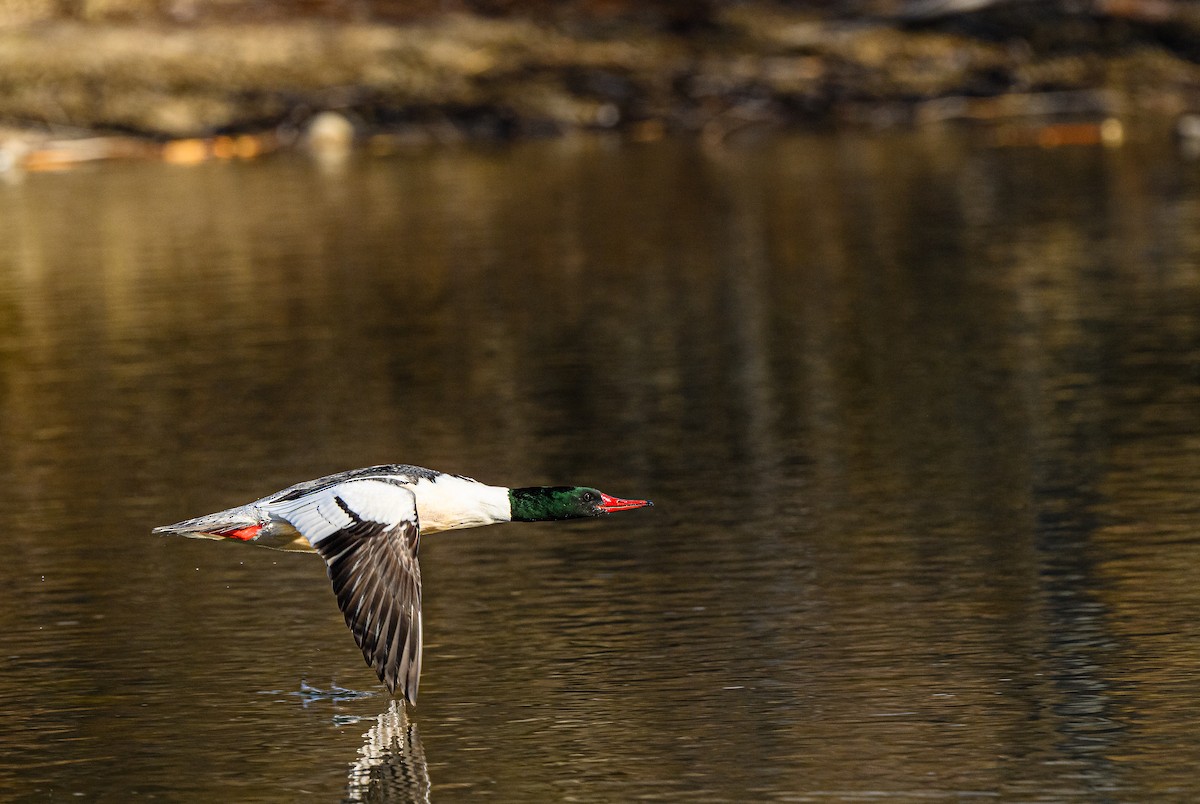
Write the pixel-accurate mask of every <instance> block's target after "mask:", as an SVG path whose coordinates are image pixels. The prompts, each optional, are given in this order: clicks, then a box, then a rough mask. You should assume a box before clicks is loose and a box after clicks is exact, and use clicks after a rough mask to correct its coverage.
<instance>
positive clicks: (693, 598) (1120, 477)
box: [0, 136, 1200, 802]
mask: <svg viewBox="0 0 1200 804" xmlns="http://www.w3.org/2000/svg"><path fill="white" fill-rule="evenodd" d="M1164 145H1165V144H1164ZM388 461H407V462H412V463H417V464H423V465H427V466H431V467H435V468H439V469H444V470H451V471H456V472H461V473H465V474H470V475H473V476H476V477H479V478H480V479H483V480H486V481H489V482H493V483H500V484H514V485H524V484H536V483H563V482H571V483H577V482H578V483H587V484H591V485H596V486H599V487H600V488H603V489H605V490H606V491H609V492H611V493H614V494H619V495H624V496H638V497H640V496H648V497H650V498H652V499H654V500H655V502H656V503H657V506H656V507H655V508H654V509H653V510H650V511H638V512H633V513H630V514H625V515H621V516H615V517H612V518H610V519H607V520H605V521H594V522H583V523H567V524H534V525H512V526H504V527H494V528H485V529H479V530H474V531H467V532H463V533H458V534H444V535H441V536H437V537H434V538H430V539H428V540H426V541H425V542H424V543H423V544H422V565H423V570H424V572H423V574H424V580H425V586H426V596H425V610H426V619H425V624H426V638H427V645H426V655H425V672H424V676H423V679H422V684H421V700H420V705H419V707H418V708H417V709H416V710H415V711H414V712H413V713H410V714H409V715H408V716H407V717H406V716H405V714H404V713H403V711H402V710H401V709H398V708H396V707H395V706H394V705H393V704H391V703H390V702H389V700H388V699H387V698H386V697H385V696H383V695H381V694H380V686H379V684H378V683H377V682H376V680H375V678H374V675H373V674H372V672H371V671H370V670H369V668H367V667H366V665H365V664H364V663H363V662H362V660H361V657H360V655H359V652H358V650H357V648H356V647H355V646H354V644H353V642H352V641H351V639H350V635H349V633H348V632H347V630H346V628H345V626H344V625H343V623H342V617H341V615H340V613H339V612H338V610H337V608H336V606H335V604H334V600H333V596H332V594H331V592H330V590H329V588H328V584H327V581H326V578H325V573H324V567H323V565H322V564H321V562H320V561H319V560H317V559H315V558H314V557H312V556H306V555H295V554H281V553H275V552H271V551H267V550H258V549H252V548H248V547H245V546H243V545H236V544H217V543H212V542H193V541H186V540H175V539H160V538H157V537H152V536H151V535H150V534H149V531H150V528H151V527H152V526H154V525H156V524H162V523H165V522H172V521H175V520H178V519H181V518H184V517H188V516H193V515H197V514H201V513H205V512H208V511H210V510H215V509H218V508H224V507H227V506H229V505H233V504H237V503H241V502H245V501H247V500H249V499H252V498H254V497H257V496H259V495H261V494H264V493H267V492H270V491H273V490H275V489H277V488H281V487H283V486H285V485H288V484H290V483H293V482H295V481H298V480H302V479H306V478H309V477H315V476H317V475H321V474H325V473H328V472H332V471H337V470H341V469H345V468H350V467H355V466H362V465H367V464H372V463H382V462H388ZM0 481H2V483H3V486H2V488H3V493H2V494H0V521H3V523H4V531H3V537H4V541H3V544H4V546H5V551H4V560H3V563H2V565H0V566H2V568H0V634H2V642H0V659H2V661H0V722H2V723H3V726H2V727H0V800H5V801H7V800H40V799H64V800H75V799H76V798H81V799H83V800H89V799H103V800H126V799H130V798H146V799H150V798H155V799H162V800H169V801H200V800H206V801H217V800H238V801H281V802H282V801H297V800H314V801H341V800H348V801H357V800H365V801H380V800H396V801H404V800H416V801H427V800H432V801H441V802H445V801H459V800H463V799H469V798H475V797H484V798H487V799H490V800H494V801H514V800H525V801H538V800H545V801H627V800H633V799H645V800H668V801H675V800H692V801H719V800H723V801H734V800H776V801H829V800H843V801H854V800H877V799H881V798H882V799H895V800H913V799H925V798H928V799H954V800H958V799H963V798H985V799H988V798H991V799H1001V800H1023V801H1041V800H1046V801H1061V800H1073V799H1074V800H1085V801H1142V800H1146V799H1149V798H1167V799H1175V800H1183V799H1189V798H1194V797H1197V796H1200V773H1198V772H1197V770H1196V769H1197V768H1198V767H1200V729H1197V723H1198V722H1200V691H1198V690H1200V688H1198V686H1197V684H1198V681H1200V165H1196V164H1193V163H1188V162H1184V161H1180V160H1179V159H1177V157H1175V156H1174V154H1173V153H1172V152H1171V151H1170V149H1169V148H1167V147H1163V148H1158V147H1154V146H1153V144H1142V145H1136V144H1135V145H1132V146H1129V147H1126V148H1125V149H1123V150H1120V151H1102V150H1092V149H1078V150H1056V151H1038V150H1025V149H1008V150H997V149H993V148H990V147H988V146H987V144H986V142H984V141H983V139H982V138H980V139H978V140H973V139H972V138H971V137H970V136H963V137H962V138H956V137H933V136H899V137H891V138H883V139H871V138H864V137H841V138H803V139H793V140H784V141H780V142H775V143H771V144H767V145H761V146H757V147H751V148H746V149H744V150H736V149H735V150H728V151H718V152H707V151H704V150H701V149H697V148H694V147H691V146H689V145H687V144H682V143H665V144H659V145H652V146H643V147H629V146H626V147H620V146H615V145H612V144H606V143H602V142H568V143H543V144H534V145H526V146H520V147H516V148H512V149H505V150H495V151H488V150H483V151H472V150H448V151H433V152H428V153H421V154H415V155H410V156H405V157H394V158H390V159H383V158H380V159H363V160H362V161H352V162H350V163H348V164H345V165H342V166H340V167H327V168H322V167H320V166H317V165H315V164H312V163H310V162H308V161H307V160H304V159H300V158H295V159H292V158H282V159H276V160H269V161H263V162H259V163H254V164H245V165H207V166H200V167H195V168H172V167H165V166H159V165H114V166H106V167H99V168H96V169H90V170H82V171H77V172H71V173H63V174H47V175H32V176H28V177H26V178H25V179H24V180H23V181H19V182H10V183H8V184H0Z"/></svg>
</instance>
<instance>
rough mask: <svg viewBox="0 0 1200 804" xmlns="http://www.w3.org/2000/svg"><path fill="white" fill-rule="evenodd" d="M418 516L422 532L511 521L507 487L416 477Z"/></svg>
mask: <svg viewBox="0 0 1200 804" xmlns="http://www.w3.org/2000/svg"><path fill="white" fill-rule="evenodd" d="M412 488H413V492H414V493H415V494H416V496H417V517H418V519H419V520H420V523H421V532H422V533H437V532H438V531H442V530H458V529H460V528H477V527H479V526H481V525H491V524H493V523H495V522H509V521H511V520H512V506H511V504H510V503H509V499H508V489H506V488H504V487H503V486H488V485H485V484H483V483H480V482H479V481H477V480H467V479H466V478H462V477H455V476H454V475H439V476H438V478H437V479H436V480H418V481H417V482H416V484H414V485H413V487H412Z"/></svg>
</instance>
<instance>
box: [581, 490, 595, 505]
mask: <svg viewBox="0 0 1200 804" xmlns="http://www.w3.org/2000/svg"><path fill="white" fill-rule="evenodd" d="M583 501H584V502H595V501H596V495H595V494H593V493H592V492H590V491H585V492H584V493H583Z"/></svg>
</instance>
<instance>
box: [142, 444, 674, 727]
mask: <svg viewBox="0 0 1200 804" xmlns="http://www.w3.org/2000/svg"><path fill="white" fill-rule="evenodd" d="M648 505H652V503H651V502H650V501H649V500H623V499H621V498H619V497H612V496H609V495H608V494H605V493H604V492H601V491H598V490H596V489H593V488H587V487H581V486H529V487H524V488H505V487H503V486H489V485H486V484H484V483H480V482H479V481H477V480H472V479H471V478H469V477H463V476H462V475H453V474H447V473H445V472H437V471H434V470H432V469H424V468H422V467H420V466H408V465H406V464H388V465H385V466H371V467H367V468H365V469H353V470H351V471H348V472H340V473H338V474H334V475H329V476H328V477H322V478H318V479H316V480H309V481H307V482H304V483H297V484H296V485H294V486H291V487H290V488H286V489H284V490H283V491H277V492H275V493H274V494H269V495H267V496H266V497H263V498H262V499H260V500H255V501H254V502H252V503H248V504H246V505H242V506H238V507H237V508H230V509H228V510H225V511H218V512H217V513H215V514H208V515H207V516H201V517H197V518H195V519H187V520H184V521H183V522H176V523H175V524H174V525H164V526H162V527H158V528H155V529H154V532H155V533H160V534H172V535H178V536H186V537H188V538H193V539H233V540H235V541H241V542H246V543H248V544H255V545H258V546H260V547H270V548H273V549H276V550H296V551H303V552H310V553H311V552H316V553H318V554H319V555H320V556H321V557H322V558H323V559H325V564H326V569H327V570H328V572H329V580H330V581H332V582H333V591H334V594H335V595H336V596H337V602H338V607H339V608H340V609H341V610H342V614H343V615H344V616H345V618H346V625H348V626H349V627H350V632H351V633H352V634H353V635H354V641H355V642H357V643H358V646H359V647H360V648H362V652H363V656H364V657H365V658H366V660H367V664H369V665H371V666H372V667H373V668H375V672H376V673H377V674H378V675H379V680H380V681H382V682H383V684H384V685H385V686H386V687H387V689H388V692H390V693H391V694H393V695H396V694H397V693H399V694H403V696H404V698H405V699H406V700H408V701H409V703H413V704H415V703H416V701H417V682H418V680H419V678H420V675H421V568H420V566H418V564H417V546H418V544H419V543H420V540H421V534H422V533H437V532H438V531H443V530H457V529H459V528H474V527H479V526H481V525H491V524H493V523H495V522H539V521H545V520H555V519H577V518H582V517H589V516H601V515H602V514H609V513H612V512H613V511H625V510H629V509H632V508H643V507H645V506H648Z"/></svg>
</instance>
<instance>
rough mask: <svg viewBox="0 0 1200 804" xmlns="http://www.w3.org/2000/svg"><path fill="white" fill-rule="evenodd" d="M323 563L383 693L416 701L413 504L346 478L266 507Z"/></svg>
mask: <svg viewBox="0 0 1200 804" xmlns="http://www.w3.org/2000/svg"><path fill="white" fill-rule="evenodd" d="M270 511H271V513H272V514H274V515H275V516H278V517H280V518H281V519H284V520H286V521H287V522H288V523H290V524H291V526H292V527H294V528H295V529H296V530H298V531H299V532H300V534H301V535H302V536H303V537H304V538H305V539H307V540H308V542H309V544H311V545H312V546H313V549H315V550H316V551H317V552H318V553H320V555H321V557H322V558H324V559H325V563H326V564H327V565H328V570H329V580H330V581H332V582H333V591H334V594H335V595H337V602H338V607H339V608H340V609H341V610H342V614H343V615H345V617H346V625H348V626H350V631H351V633H353V634H354V641H355V642H357V643H358V646H359V647H360V648H362V652H363V656H364V657H365V658H366V660H367V664H369V665H371V666H372V667H374V668H375V672H376V673H377V674H378V675H379V680H380V681H382V682H383V683H384V685H386V686H387V688H388V691H389V692H391V693H392V694H396V693H397V692H398V691H399V692H402V693H403V694H404V697H405V698H407V699H408V700H409V701H410V702H412V703H416V700H417V682H418V681H419V679H420V675H421V568H420V567H419V566H418V564H417V547H418V544H419V542H420V536H421V531H420V523H419V522H418V521H417V499H416V497H415V496H414V495H413V493H412V491H411V490H409V489H407V488H405V487H404V486H400V485H397V484H395V483H391V482H388V481H387V480H381V479H369V478H361V479H348V480H345V481H342V482H340V483H336V484H334V485H330V486H326V487H324V488H319V489H315V490H313V491H312V492H310V493H308V494H304V495H301V496H293V497H291V499H278V498H277V499H276V500H274V501H272V502H271V504H270Z"/></svg>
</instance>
